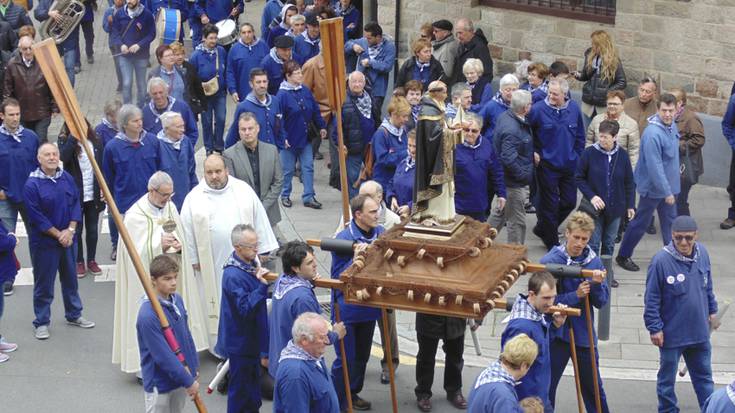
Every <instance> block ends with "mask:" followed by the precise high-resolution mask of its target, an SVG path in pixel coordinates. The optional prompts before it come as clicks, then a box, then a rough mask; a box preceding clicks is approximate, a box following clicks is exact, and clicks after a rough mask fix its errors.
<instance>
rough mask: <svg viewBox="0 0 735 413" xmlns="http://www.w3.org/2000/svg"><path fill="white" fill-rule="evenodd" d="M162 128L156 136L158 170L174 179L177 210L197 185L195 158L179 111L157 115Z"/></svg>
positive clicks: (174, 198)
mask: <svg viewBox="0 0 735 413" xmlns="http://www.w3.org/2000/svg"><path fill="white" fill-rule="evenodd" d="M159 119H160V121H161V125H162V126H163V129H162V130H160V131H158V134H157V135H156V137H157V138H158V143H159V154H158V156H159V159H160V170H161V171H163V172H166V173H167V174H168V175H169V176H171V177H172V178H173V180H174V191H175V193H174V195H173V199H172V201H173V203H174V205H176V209H178V210H179V211H180V210H181V207H182V206H183V205H184V198H186V195H187V194H188V193H189V191H191V189H192V188H194V187H195V186H197V184H198V183H199V179H198V178H197V173H196V160H195V159H194V150H193V149H192V148H193V146H194V145H192V144H191V143H190V141H189V137H188V136H186V135H184V130H185V127H184V118H182V117H181V114H180V113H176V112H164V113H163V114H161V116H159Z"/></svg>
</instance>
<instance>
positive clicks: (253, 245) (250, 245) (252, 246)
mask: <svg viewBox="0 0 735 413" xmlns="http://www.w3.org/2000/svg"><path fill="white" fill-rule="evenodd" d="M237 246H238V247H240V248H252V249H256V248H258V244H237Z"/></svg>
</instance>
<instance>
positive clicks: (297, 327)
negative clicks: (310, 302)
mask: <svg viewBox="0 0 735 413" xmlns="http://www.w3.org/2000/svg"><path fill="white" fill-rule="evenodd" d="M317 321H319V322H322V323H326V322H327V320H325V319H324V317H322V316H321V315H319V314H317V313H311V312H305V313H301V315H300V316H298V318H296V321H294V323H293V327H291V338H293V342H294V344H298V343H299V342H300V341H301V340H302V339H306V341H308V342H311V343H313V342H314V341H316V334H315V333H314V327H316V325H317V324H316V322H317Z"/></svg>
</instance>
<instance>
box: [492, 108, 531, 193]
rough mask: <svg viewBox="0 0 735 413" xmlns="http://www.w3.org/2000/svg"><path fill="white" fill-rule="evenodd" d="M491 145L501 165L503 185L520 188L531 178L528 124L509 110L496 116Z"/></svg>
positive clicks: (527, 183) (529, 130)
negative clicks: (493, 146)
mask: <svg viewBox="0 0 735 413" xmlns="http://www.w3.org/2000/svg"><path fill="white" fill-rule="evenodd" d="M493 133H494V135H493V144H494V145H495V152H496V153H497V154H498V159H500V163H501V164H502V165H503V176H504V177H505V185H506V186H507V187H509V188H520V187H524V186H527V185H530V184H531V179H532V178H533V133H532V131H531V127H530V126H529V125H528V122H526V121H525V120H521V119H519V118H518V116H516V115H515V114H514V113H513V111H512V110H511V109H508V110H507V111H505V112H503V114H501V115H500V116H498V120H497V121H496V123H495V129H494V130H493Z"/></svg>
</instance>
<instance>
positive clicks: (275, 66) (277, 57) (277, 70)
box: [250, 35, 294, 95]
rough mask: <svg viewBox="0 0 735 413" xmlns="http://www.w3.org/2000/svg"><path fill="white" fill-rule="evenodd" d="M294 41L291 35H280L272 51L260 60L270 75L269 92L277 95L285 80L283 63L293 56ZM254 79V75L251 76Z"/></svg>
mask: <svg viewBox="0 0 735 413" xmlns="http://www.w3.org/2000/svg"><path fill="white" fill-rule="evenodd" d="M293 45H294V41H293V38H292V37H289V36H285V35H282V36H278V37H276V38H275V40H274V41H273V47H272V48H271V51H270V52H269V53H268V54H267V55H266V56H265V57H264V58H263V60H261V61H260V67H262V68H263V70H265V72H266V74H267V75H268V94H271V95H275V94H277V93H278V88H279V87H280V86H281V82H282V81H283V64H284V63H286V62H287V61H289V60H291V59H292V57H293ZM250 80H251V81H252V77H251V78H250Z"/></svg>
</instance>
